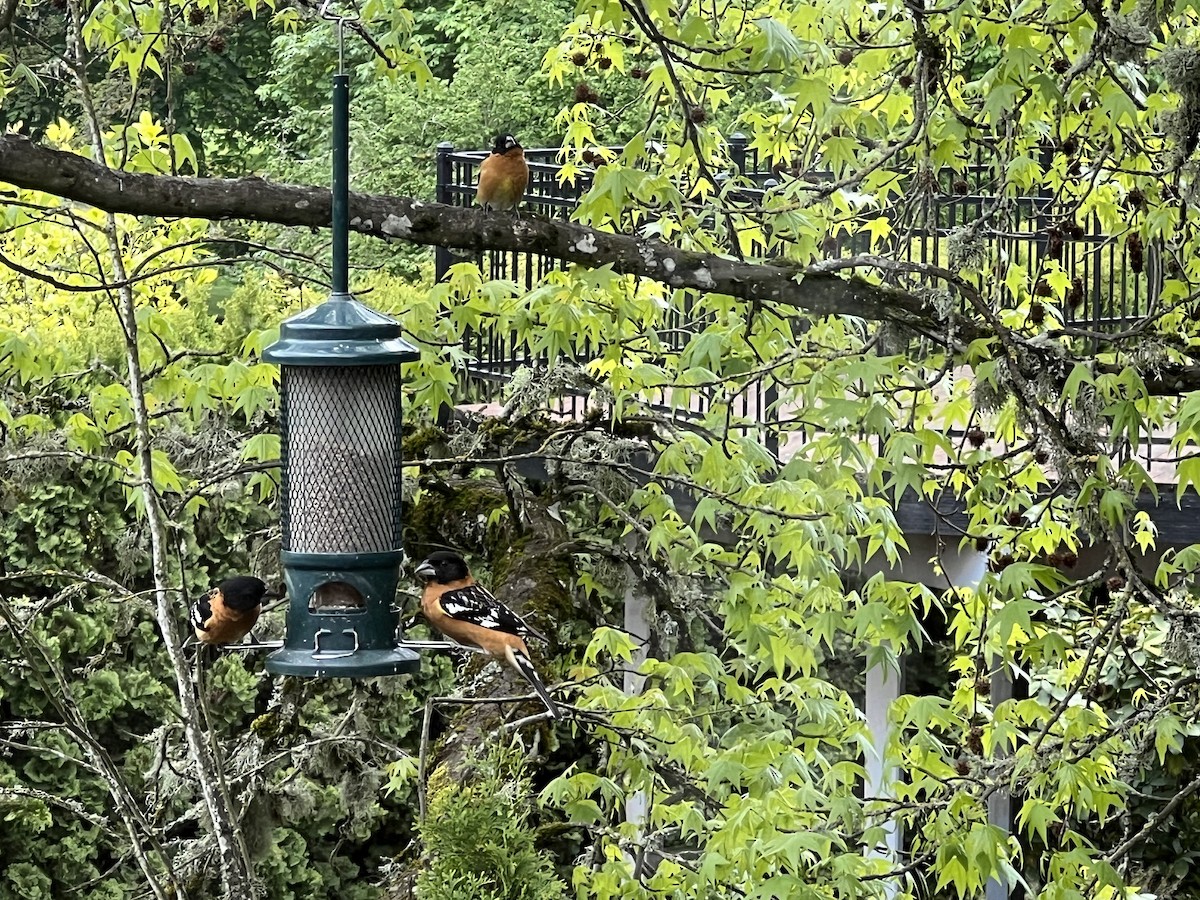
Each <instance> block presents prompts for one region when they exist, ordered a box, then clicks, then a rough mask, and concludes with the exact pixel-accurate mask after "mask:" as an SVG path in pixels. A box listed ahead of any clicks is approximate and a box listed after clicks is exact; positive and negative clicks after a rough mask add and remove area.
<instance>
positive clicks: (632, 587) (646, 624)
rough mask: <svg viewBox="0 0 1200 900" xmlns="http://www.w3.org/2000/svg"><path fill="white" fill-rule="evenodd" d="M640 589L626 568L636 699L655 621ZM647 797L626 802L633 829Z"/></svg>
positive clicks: (630, 683)
mask: <svg viewBox="0 0 1200 900" xmlns="http://www.w3.org/2000/svg"><path fill="white" fill-rule="evenodd" d="M636 546H637V539H636V537H635V536H633V535H630V536H629V537H628V538H626V540H625V547H626V549H628V550H630V551H631V552H632V551H633V549H634V548H635V547H636ZM640 588H641V585H639V584H638V580H637V576H636V575H635V574H634V571H633V569H632V568H630V567H629V566H625V597H624V601H625V621H624V626H625V630H626V631H627V632H628V633H629V634H630V636H631V637H633V638H634V640H636V641H639V645H638V647H637V649H636V650H634V651H633V660H632V661H631V663H630V670H629V671H627V672H626V673H625V679H624V682H623V685H622V686H623V688H624V690H625V693H626V694H628V695H629V696H630V697H633V696H636V695H638V694H640V693H641V692H642V685H643V683H644V682H645V680H646V679H645V677H644V676H642V675H639V674H638V673H637V671H636V670H637V669H638V668H640V667H641V665H642V663H643V662H645V661H646V650H647V647H648V645H649V641H650V622H651V620H652V619H653V617H654V610H653V609H652V606H653V604H652V602H651V600H650V598H649V597H648V596H647V595H646V593H645V591H644V590H641V589H640ZM646 813H647V807H646V795H645V794H644V793H642V792H641V791H638V792H637V793H635V794H632V795H631V796H630V797H629V798H628V799H627V800H626V801H625V821H626V822H629V823H630V824H632V825H642V824H644V823H645V821H646Z"/></svg>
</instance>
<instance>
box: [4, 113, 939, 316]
mask: <svg viewBox="0 0 1200 900" xmlns="http://www.w3.org/2000/svg"><path fill="white" fill-rule="evenodd" d="M0 180H3V181H5V182H8V183H10V184H13V185H16V186H18V187H22V188H27V189H32V190H39V191H45V192H47V193H50V194H54V195H55V196H58V197H63V198H66V199H68V200H74V201H76V202H79V203H86V204H88V205H90V206H94V207H96V208H98V209H103V210H105V211H107V212H115V213H130V214H133V215H143V216H156V217H163V218H173V217H188V218H198V219H213V220H221V219H247V220H251V221H256V222H271V223H274V224H277V225H287V226H306V227H309V228H325V227H327V226H328V225H329V221H330V216H331V212H330V195H329V191H328V190H327V189H326V188H317V187H309V186H302V185H292V184H277V183H274V182H269V181H265V180H263V179H261V178H240V179H221V178H183V177H177V176H168V175H147V174H134V173H129V172H121V171H114V170H112V169H109V168H107V167H105V166H101V165H97V164H96V163H94V162H92V161H91V160H89V159H86V158H84V157H82V156H78V155H76V154H73V153H66V152H64V151H61V150H52V149H50V148H47V147H43V146H40V145H39V144H36V143H34V142H32V141H30V140H28V139H27V138H24V137H22V136H19V135H4V136H3V137H0ZM350 215H351V223H350V227H351V228H353V229H354V230H356V231H358V232H360V233H362V234H367V235H371V236H374V237H379V238H384V239H396V240H403V241H409V242H411V243H416V244H425V245H430V246H439V247H447V248H453V249H460V250H471V251H481V250H504V251H518V252H527V253H540V254H544V255H546V256H552V257H554V258H556V259H561V260H564V261H566V262H573V263H581V264H583V265H591V266H602V265H611V266H612V267H613V269H614V270H615V271H617V272H620V273H622V274H627V275H640V276H644V277H646V278H650V279H653V280H655V281H659V282H661V283H663V284H665V285H668V286H670V287H674V288H694V289H696V290H701V291H710V292H716V293H721V294H729V295H730V296H734V297H740V298H744V299H746V300H758V301H765V302H774V303H778V304H783V305H789V306H793V307H795V308H796V309H797V310H804V311H806V312H809V313H812V314H814V315H851V316H859V317H861V318H864V319H872V320H885V319H886V320H891V321H896V322H900V323H903V324H906V325H908V326H909V327H912V328H915V329H917V330H919V331H922V332H943V331H944V330H945V323H944V322H942V321H941V320H940V317H939V316H938V315H937V313H936V312H935V311H934V310H933V309H932V307H930V306H928V305H927V304H925V303H924V302H923V301H922V300H920V299H919V298H918V297H916V296H914V295H913V294H911V293H909V292H907V291H902V290H898V289H895V288H890V287H886V286H883V285H875V284H870V283H868V282H865V281H860V280H857V279H846V278H841V277H837V276H834V275H829V274H825V273H808V274H805V273H803V272H802V271H801V270H800V269H798V268H796V267H790V266H785V265H771V264H766V263H753V262H741V261H737V260H733V259H728V258H725V257H721V256H718V255H716V254H704V253H695V252H690V251H686V250H681V249H679V248H678V247H672V246H670V245H668V244H664V243H661V242H659V241H650V240H642V239H640V238H636V237H633V236H630V235H624V234H612V233H609V232H603V231H597V230H595V229H592V228H586V227H584V226H582V225H577V224H574V223H571V222H559V221H550V220H548V219H541V218H533V217H529V216H523V217H522V218H520V219H513V218H512V217H511V216H508V215H505V214H500V213H486V212H484V211H483V210H475V209H464V208H461V207H455V206H446V205H443V204H438V203H428V202H425V201H422V200H416V199H413V198H411V197H388V196H375V195H367V194H352V195H351V197H350Z"/></svg>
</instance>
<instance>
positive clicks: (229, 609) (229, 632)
mask: <svg viewBox="0 0 1200 900" xmlns="http://www.w3.org/2000/svg"><path fill="white" fill-rule="evenodd" d="M282 596H283V593H282V592H281V591H272V590H270V589H268V588H267V585H266V583H265V582H264V581H262V580H261V579H258V578H254V577H253V576H250V575H235V576H234V577H233V578H226V579H225V580H224V581H222V582H221V583H220V584H218V585H217V586H216V587H215V588H213V589H212V590H211V591H209V592H208V593H207V594H205V595H204V596H203V597H201V598H200V599H198V600H197V601H196V602H195V603H193V604H192V609H191V614H190V616H189V619H190V620H191V623H192V627H193V628H195V629H196V637H197V638H199V639H200V640H201V641H202V642H203V643H205V644H232V643H236V642H237V641H240V640H241V639H242V638H244V637H245V636H246V635H248V634H249V633H250V629H252V628H253V627H254V624H255V623H256V622H257V621H258V615H259V613H261V612H262V603H263V600H268V599H274V598H276V597H282Z"/></svg>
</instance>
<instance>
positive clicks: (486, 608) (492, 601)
mask: <svg viewBox="0 0 1200 900" xmlns="http://www.w3.org/2000/svg"><path fill="white" fill-rule="evenodd" d="M438 602H439V603H440V604H441V607H442V609H443V610H444V611H445V613H446V615H448V616H449V617H450V618H452V619H458V620H459V621H460V622H470V623H471V624H472V625H479V626H480V627H482V628H488V629H491V630H492V631H504V632H507V633H508V634H515V635H517V636H519V637H523V638H526V637H535V638H537V639H538V640H539V641H545V640H546V638H545V637H543V636H542V634H541V633H540V632H539V631H538V630H537V629H536V628H534V627H533V626H531V625H530V624H529V623H528V622H526V621H525V620H524V619H522V618H521V617H520V616H518V615H517V614H516V613H515V612H513V611H512V610H511V609H509V608H508V607H507V606H505V605H504V604H503V603H501V602H500V601H499V600H497V599H496V598H495V596H493V594H492V592H491V591H489V590H488V589H487V588H485V587H484V586H483V585H481V584H471V585H467V586H466V587H461V588H455V589H454V590H452V591H446V593H444V594H442V596H441V597H439V598H438Z"/></svg>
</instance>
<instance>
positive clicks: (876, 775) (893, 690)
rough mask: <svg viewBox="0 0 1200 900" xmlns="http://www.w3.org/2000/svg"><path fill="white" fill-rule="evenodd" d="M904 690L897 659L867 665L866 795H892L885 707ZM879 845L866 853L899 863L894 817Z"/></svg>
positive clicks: (899, 836)
mask: <svg viewBox="0 0 1200 900" xmlns="http://www.w3.org/2000/svg"><path fill="white" fill-rule="evenodd" d="M903 690H904V673H903V671H902V670H901V660H900V658H899V657H897V658H896V659H895V660H894V661H888V660H880V661H879V662H877V663H876V664H875V665H870V663H868V665H867V727H868V728H869V729H870V731H871V750H870V751H869V752H868V753H867V759H866V770H867V783H866V796H868V797H888V796H891V793H892V784H893V782H894V781H895V779H896V769H895V767H894V766H889V765H886V764H885V762H884V760H885V759H886V757H887V742H888V736H889V732H890V729H889V726H888V707H890V706H891V704H892V701H893V700H895V699H896V698H897V697H899V696H900V694H901V692H902V691H903ZM883 828H884V838H883V843H882V844H879V845H877V846H876V847H872V848H870V849H869V850H868V853H870V854H871V855H875V856H881V857H884V858H886V859H888V860H890V861H891V862H892V863H898V862H899V860H900V851H901V847H902V845H903V841H904V834H903V832H902V831H901V828H900V823H899V822H898V821H897V820H896V819H894V818H890V817H889V818H888V820H887V821H886V822H885V823H884V826H883ZM898 890H899V885H898V884H895V883H889V884H888V887H887V894H888V896H889V897H892V896H895V894H896V893H897V891H898Z"/></svg>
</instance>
